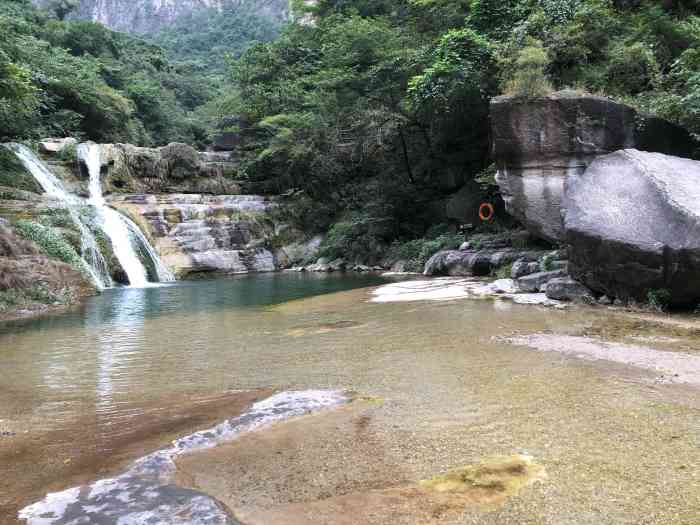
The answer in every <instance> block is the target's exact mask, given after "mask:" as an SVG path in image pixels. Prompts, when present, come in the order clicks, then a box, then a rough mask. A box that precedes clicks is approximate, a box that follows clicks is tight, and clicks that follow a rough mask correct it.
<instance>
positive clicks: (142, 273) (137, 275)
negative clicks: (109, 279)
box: [78, 143, 175, 287]
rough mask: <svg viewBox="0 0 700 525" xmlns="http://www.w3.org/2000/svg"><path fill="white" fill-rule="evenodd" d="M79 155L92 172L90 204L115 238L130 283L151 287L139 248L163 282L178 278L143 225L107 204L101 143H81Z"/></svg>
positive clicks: (113, 245)
mask: <svg viewBox="0 0 700 525" xmlns="http://www.w3.org/2000/svg"><path fill="white" fill-rule="evenodd" d="M78 157H79V158H80V159H81V160H82V161H83V162H84V163H85V165H86V166H87V169H88V172H89V175H90V186H89V188H90V204H91V205H92V206H94V207H95V209H96V210H97V216H98V220H99V221H100V226H101V228H102V230H103V231H104V232H105V234H106V235H107V237H108V238H109V240H110V241H111V243H112V248H113V250H114V255H115V256H116V257H117V260H119V264H120V265H121V267H122V268H123V269H124V272H126V275H127V277H128V279H129V284H130V286H133V287H144V286H148V272H147V271H146V268H145V267H144V265H143V263H142V262H141V259H140V258H139V255H138V251H137V250H138V249H139V248H140V249H142V251H143V252H144V254H145V256H147V257H148V258H149V259H150V261H151V262H152V263H153V266H154V268H155V271H156V274H157V277H158V280H159V281H160V282H164V281H174V280H175V279H174V277H173V275H172V274H171V273H170V272H169V271H168V270H167V268H165V265H164V264H163V263H162V261H161V260H160V258H159V257H158V255H157V254H156V252H155V250H154V249H153V247H152V246H151V245H150V243H149V242H148V239H147V238H146V236H145V235H144V234H143V233H142V232H141V230H140V229H139V227H138V226H136V224H134V222H133V221H131V220H130V219H128V218H127V217H126V216H124V215H122V214H121V213H119V212H118V211H116V210H114V209H112V208H110V207H109V206H108V205H107V202H106V201H105V198H104V196H103V194H102V183H101V180H100V175H101V173H100V169H101V166H102V161H101V150H100V146H99V144H93V143H85V144H80V145H79V146H78Z"/></svg>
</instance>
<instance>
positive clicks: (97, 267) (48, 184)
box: [6, 144, 113, 289]
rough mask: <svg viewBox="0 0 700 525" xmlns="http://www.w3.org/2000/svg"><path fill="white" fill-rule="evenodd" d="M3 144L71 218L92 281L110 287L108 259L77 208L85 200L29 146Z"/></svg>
mask: <svg viewBox="0 0 700 525" xmlns="http://www.w3.org/2000/svg"><path fill="white" fill-rule="evenodd" d="M6 147H7V148H9V149H10V150H11V151H12V152H13V153H14V154H15V155H17V158H18V159H19V160H20V162H21V163H22V164H23V165H24V167H25V168H26V169H27V171H29V173H31V174H32V176H33V177H34V179H35V180H36V181H37V182H38V183H39V185H40V186H41V187H42V189H43V190H44V191H45V192H46V194H47V195H48V196H50V197H53V198H55V199H56V200H57V201H59V202H60V203H61V205H62V206H63V207H64V208H65V209H66V210H67V211H68V214H69V216H70V218H71V221H72V222H73V224H74V225H75V226H76V228H77V229H78V230H79V231H80V239H81V250H80V251H81V254H80V255H81V257H82V259H83V262H84V263H85V269H86V270H87V272H88V273H89V274H90V277H91V278H92V281H93V283H95V285H96V286H97V287H98V288H99V289H104V288H108V287H110V286H112V285H113V283H112V278H111V277H110V275H109V271H108V268H107V262H106V261H105V259H104V257H103V255H102V253H101V252H100V250H99V248H98V246H97V241H96V240H95V237H94V235H93V234H92V232H91V231H90V228H89V226H88V224H87V219H85V218H84V217H83V216H82V215H81V213H80V210H79V208H80V207H81V206H85V205H86V203H85V202H84V201H83V200H82V199H80V198H79V197H77V196H76V195H73V194H71V193H69V192H68V191H67V190H66V189H65V187H64V186H63V184H62V183H61V181H60V180H59V179H58V178H57V177H56V176H55V175H54V174H53V173H51V171H50V170H49V169H48V168H47V167H46V165H45V164H44V163H43V162H41V161H40V160H39V159H38V158H37V156H36V155H34V153H33V152H32V151H31V150H30V149H29V148H27V147H26V146H24V145H22V144H7V145H6Z"/></svg>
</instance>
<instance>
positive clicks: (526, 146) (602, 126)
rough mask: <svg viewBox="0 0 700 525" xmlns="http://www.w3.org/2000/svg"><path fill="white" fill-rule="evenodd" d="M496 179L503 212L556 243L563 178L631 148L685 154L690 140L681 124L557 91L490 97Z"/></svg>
mask: <svg viewBox="0 0 700 525" xmlns="http://www.w3.org/2000/svg"><path fill="white" fill-rule="evenodd" d="M491 126H492V135H493V156H494V159H495V160H496V166H497V168H498V174H497V177H496V180H497V182H498V185H499V187H500V189H501V194H502V195H503V199H504V201H505V203H506V209H507V210H508V212H509V213H511V214H512V215H513V216H515V217H516V218H517V219H518V220H520V221H521V222H522V223H523V225H524V226H525V227H526V228H527V229H528V230H529V231H530V232H531V233H532V234H533V235H536V236H537V237H540V238H543V239H546V240H549V241H553V242H561V241H563V240H564V229H563V225H562V220H561V211H560V208H561V201H562V196H563V193H564V182H565V180H566V179H567V178H568V177H570V176H577V175H581V174H582V173H583V172H584V171H585V169H586V167H587V166H588V165H589V164H590V163H591V162H593V160H595V159H596V158H597V157H599V156H601V155H605V154H608V153H611V152H613V151H617V150H620V149H624V148H637V149H639V150H644V151H655V152H661V153H668V154H671V155H678V156H681V157H689V156H691V155H692V153H693V150H694V148H695V147H696V144H695V143H694V142H693V140H692V137H691V136H690V135H689V134H688V133H687V132H686V131H685V130H683V129H682V128H679V127H677V126H674V125H673V124H670V123H668V122H666V121H664V120H661V119H658V118H653V117H644V116H642V115H641V114H639V113H637V111H636V110H634V109H633V108H631V107H630V106H626V105H624V104H620V103H618V102H615V101H613V100H610V99H607V98H603V97H596V96H592V95H580V94H578V93H575V92H572V91H561V92H558V93H553V94H552V95H549V96H547V97H542V98H538V99H534V100H532V99H528V100H525V99H519V98H512V97H498V98H495V99H494V100H493V101H492V102H491Z"/></svg>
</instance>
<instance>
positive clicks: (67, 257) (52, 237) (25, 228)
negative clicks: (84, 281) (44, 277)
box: [14, 220, 84, 270]
mask: <svg viewBox="0 0 700 525" xmlns="http://www.w3.org/2000/svg"><path fill="white" fill-rule="evenodd" d="M14 226H15V231H16V232H17V234H18V235H19V236H21V237H22V238H24V239H26V240H28V241H32V242H34V243H36V245H37V246H39V248H40V249H41V251H42V252H43V253H44V255H46V256H47V257H51V258H54V259H58V260H59V261H62V262H65V263H68V264H70V265H71V266H72V267H73V268H75V269H76V270H84V263H83V260H82V259H81V258H80V256H79V255H78V253H77V252H76V251H75V249H74V248H73V247H72V246H71V245H70V243H69V242H68V241H67V240H66V239H64V237H63V236H62V235H61V234H60V233H59V232H57V231H56V230H55V229H54V228H53V227H50V226H44V225H43V224H40V223H38V222H34V221H28V220H20V221H17V223H16V224H15V225H14Z"/></svg>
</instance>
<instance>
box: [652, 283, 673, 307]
mask: <svg viewBox="0 0 700 525" xmlns="http://www.w3.org/2000/svg"><path fill="white" fill-rule="evenodd" d="M672 298H673V297H672V295H671V291H670V290H667V289H666V288H661V289H658V290H649V291H648V292H647V305H648V306H649V307H651V308H652V309H653V310H656V311H658V312H665V311H666V310H667V309H668V307H669V305H670V304H671V299H672Z"/></svg>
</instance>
